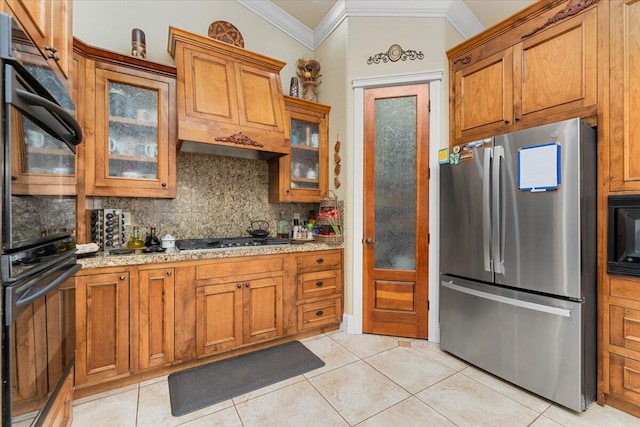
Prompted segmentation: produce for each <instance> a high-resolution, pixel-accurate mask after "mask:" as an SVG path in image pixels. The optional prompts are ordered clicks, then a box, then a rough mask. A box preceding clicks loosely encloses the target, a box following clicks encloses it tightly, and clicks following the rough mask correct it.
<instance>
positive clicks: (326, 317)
mask: <svg viewBox="0 0 640 427" xmlns="http://www.w3.org/2000/svg"><path fill="white" fill-rule="evenodd" d="M341 317H342V298H333V299H329V300H323V301H318V302H312V303H309V304H302V305H300V306H298V330H299V331H303V330H305V329H311V328H318V327H321V326H326V325H330V324H332V323H340V318H341Z"/></svg>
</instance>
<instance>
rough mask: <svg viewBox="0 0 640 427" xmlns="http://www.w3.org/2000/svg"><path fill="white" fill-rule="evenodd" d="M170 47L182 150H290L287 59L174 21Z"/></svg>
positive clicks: (264, 153)
mask: <svg viewBox="0 0 640 427" xmlns="http://www.w3.org/2000/svg"><path fill="white" fill-rule="evenodd" d="M168 50H169V53H170V54H171V56H173V58H174V59H175V63H176V78H177V104H178V141H179V142H178V149H179V150H180V151H191V152H199V153H209V154H216V155H223V156H232V157H244V158H254V159H265V160H266V159H271V158H274V157H279V156H283V155H287V154H289V153H290V144H289V142H288V138H289V128H288V126H287V122H286V120H285V107H284V97H283V94H282V84H281V81H280V70H282V68H283V67H284V65H285V63H284V62H282V61H279V60H276V59H272V58H268V57H266V56H262V55H260V54H257V53H255V52H251V51H249V50H246V49H244V48H241V47H237V46H233V45H230V44H227V43H223V42H220V41H217V40H214V39H211V38H208V37H204V36H200V35H197V34H193V33H190V32H188V31H184V30H180V29H177V28H175V27H171V26H170V27H169V47H168Z"/></svg>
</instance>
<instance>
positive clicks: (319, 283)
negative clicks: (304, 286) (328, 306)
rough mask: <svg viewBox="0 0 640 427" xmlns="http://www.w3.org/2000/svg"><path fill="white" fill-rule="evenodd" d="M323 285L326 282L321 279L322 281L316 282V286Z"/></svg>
mask: <svg viewBox="0 0 640 427" xmlns="http://www.w3.org/2000/svg"><path fill="white" fill-rule="evenodd" d="M322 285H324V283H322V282H321V281H320V282H316V286H317V287H321V286H322Z"/></svg>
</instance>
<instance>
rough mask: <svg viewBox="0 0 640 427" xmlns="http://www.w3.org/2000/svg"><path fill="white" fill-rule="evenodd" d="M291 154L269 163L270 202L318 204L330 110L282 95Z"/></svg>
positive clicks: (324, 187) (323, 184)
mask: <svg viewBox="0 0 640 427" xmlns="http://www.w3.org/2000/svg"><path fill="white" fill-rule="evenodd" d="M284 98H285V107H286V111H287V118H288V120H289V126H290V142H291V154H290V155H288V156H283V157H280V158H278V159H274V160H272V161H271V162H270V164H269V173H270V184H269V185H270V189H269V190H270V191H269V198H270V201H280V202H312V203H313V202H319V201H320V199H321V197H322V194H323V193H324V192H325V191H326V190H327V188H328V180H329V178H328V167H329V165H328V141H327V140H328V136H327V132H328V123H329V111H330V109H331V107H329V106H327V105H322V104H318V103H315V102H309V101H305V100H302V99H298V98H292V97H288V96H285V97H284Z"/></svg>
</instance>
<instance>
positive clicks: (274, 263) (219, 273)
mask: <svg viewBox="0 0 640 427" xmlns="http://www.w3.org/2000/svg"><path fill="white" fill-rule="evenodd" d="M282 269H283V266H282V257H274V258H270V259H256V260H252V259H251V258H250V257H244V258H235V259H233V260H224V261H221V262H215V263H211V264H204V265H198V266H196V280H203V279H210V278H218V277H228V276H242V275H245V274H254V273H269V272H276V271H282Z"/></svg>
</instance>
